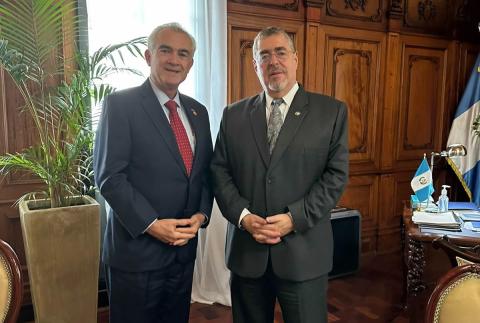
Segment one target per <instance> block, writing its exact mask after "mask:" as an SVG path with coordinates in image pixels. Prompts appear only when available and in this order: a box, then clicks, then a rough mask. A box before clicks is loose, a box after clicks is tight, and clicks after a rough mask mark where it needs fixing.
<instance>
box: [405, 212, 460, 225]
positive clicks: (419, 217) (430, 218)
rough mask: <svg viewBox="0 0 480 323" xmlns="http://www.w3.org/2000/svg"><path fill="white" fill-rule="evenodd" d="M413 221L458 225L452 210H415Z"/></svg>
mask: <svg viewBox="0 0 480 323" xmlns="http://www.w3.org/2000/svg"><path fill="white" fill-rule="evenodd" d="M412 221H413V222H414V223H416V224H440V225H458V224H459V223H458V222H457V220H456V219H455V217H454V216H453V213H452V212H442V213H429V212H422V211H414V212H413V216H412Z"/></svg>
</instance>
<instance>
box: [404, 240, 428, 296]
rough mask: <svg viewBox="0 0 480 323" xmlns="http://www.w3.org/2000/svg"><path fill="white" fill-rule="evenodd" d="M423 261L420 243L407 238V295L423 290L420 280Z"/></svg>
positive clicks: (423, 286)
mask: <svg viewBox="0 0 480 323" xmlns="http://www.w3.org/2000/svg"><path fill="white" fill-rule="evenodd" d="M425 263H426V262H425V256H424V252H423V245H422V243H421V242H420V241H415V240H413V239H411V238H410V239H408V260H407V268H408V269H407V270H408V271H407V293H408V294H409V295H412V296H416V295H418V294H419V293H420V292H422V291H424V290H425V288H426V285H425V283H424V282H423V280H422V276H423V269H424V267H425Z"/></svg>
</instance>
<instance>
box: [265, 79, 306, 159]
mask: <svg viewBox="0 0 480 323" xmlns="http://www.w3.org/2000/svg"><path fill="white" fill-rule="evenodd" d="M307 113H308V97H307V94H306V93H305V91H304V90H303V88H302V87H300V88H299V89H298V91H297V93H296V94H295V97H294V98H293V101H292V104H291V106H290V108H289V109H288V113H287V116H286V117H285V122H284V123H283V125H282V128H281V129H280V133H279V135H278V139H277V142H276V144H275V148H274V149H273V152H272V156H271V159H270V165H269V167H273V166H275V164H276V163H277V162H278V161H279V160H280V158H281V157H282V155H283V153H284V152H285V150H286V149H287V147H288V145H289V144H290V142H291V141H292V139H293V138H294V137H295V134H296V133H297V131H298V129H299V128H300V125H301V124H302V122H303V119H304V118H305V117H306V115H307Z"/></svg>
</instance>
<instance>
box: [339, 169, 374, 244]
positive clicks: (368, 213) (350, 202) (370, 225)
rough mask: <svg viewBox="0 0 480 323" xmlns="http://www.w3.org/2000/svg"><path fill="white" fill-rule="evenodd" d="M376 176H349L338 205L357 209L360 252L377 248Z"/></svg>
mask: <svg viewBox="0 0 480 323" xmlns="http://www.w3.org/2000/svg"><path fill="white" fill-rule="evenodd" d="M378 185H379V177H378V176H351V177H350V179H349V183H348V186H347V188H346V190H345V192H344V193H343V196H342V198H341V199H340V201H339V203H338V204H339V205H342V206H345V207H349V208H352V209H357V210H359V211H360V214H361V216H362V252H364V253H368V252H374V251H376V248H377V226H378V212H377V203H378Z"/></svg>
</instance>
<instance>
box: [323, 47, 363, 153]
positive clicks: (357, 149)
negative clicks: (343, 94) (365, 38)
mask: <svg viewBox="0 0 480 323" xmlns="http://www.w3.org/2000/svg"><path fill="white" fill-rule="evenodd" d="M346 54H350V55H357V56H360V57H361V58H363V59H366V65H367V66H370V65H371V62H372V53H371V52H369V51H366V50H355V49H344V48H337V49H335V51H334V53H333V62H334V63H333V80H334V82H333V84H332V96H334V97H335V91H336V82H335V80H336V78H337V64H338V63H339V60H340V58H341V57H342V56H344V55H346ZM367 71H368V74H367V81H366V82H365V83H366V84H368V85H370V79H371V75H370V74H371V73H370V68H369V69H367ZM366 92H367V93H368V90H367V91H366ZM369 101H370V97H369V96H368V95H367V103H366V105H365V106H366V107H368V106H370V102H369ZM360 108H362V107H360ZM360 114H361V115H363V116H366V115H367V111H362V112H361V113H360ZM364 121H366V120H364ZM362 124H367V122H362ZM367 128H368V127H366V126H365V127H363V129H362V134H361V138H362V141H361V143H360V144H359V145H357V146H356V147H350V149H349V152H350V153H366V152H367V141H368V131H367V130H368V129H367Z"/></svg>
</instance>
